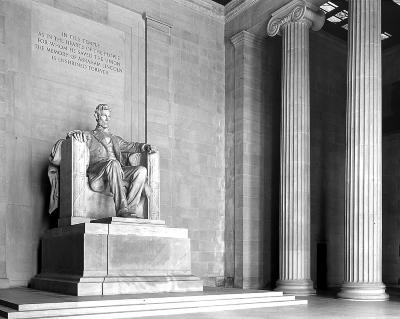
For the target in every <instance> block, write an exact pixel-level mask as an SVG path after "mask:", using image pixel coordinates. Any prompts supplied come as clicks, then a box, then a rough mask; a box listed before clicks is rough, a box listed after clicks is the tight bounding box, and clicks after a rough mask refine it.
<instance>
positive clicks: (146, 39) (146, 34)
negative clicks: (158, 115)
mask: <svg viewBox="0 0 400 319" xmlns="http://www.w3.org/2000/svg"><path fill="white" fill-rule="evenodd" d="M144 21H145V26H144V39H145V40H144V41H145V44H144V142H145V143H147V69H148V65H147V62H148V57H147V52H148V50H147V46H148V44H149V41H148V25H147V18H145V20H144Z"/></svg>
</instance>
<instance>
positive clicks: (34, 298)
mask: <svg viewBox="0 0 400 319" xmlns="http://www.w3.org/2000/svg"><path fill="white" fill-rule="evenodd" d="M224 291H226V290H224ZM17 293H20V296H19V298H14V299H13V298H4V297H3V298H1V296H0V305H3V306H5V307H8V308H11V309H14V310H20V311H28V310H47V309H64V308H80V307H82V308H88V307H106V306H126V305H141V304H159V303H181V302H191V301H197V302H198V301H208V300H211V301H212V300H224V299H229V300H239V299H252V298H270V297H282V296H283V293H282V292H280V291H262V292H251V293H219V294H214V293H207V292H205V293H203V294H201V293H200V294H199V293H185V295H183V294H178V293H175V294H173V295H174V296H170V295H171V294H157V295H162V296H161V297H156V296H155V297H153V296H151V295H150V294H147V295H137V296H134V295H119V296H118V295H117V296H105V297H97V296H96V297H90V296H89V297H75V296H66V295H59V294H56V293H48V292H42V291H39V290H34V289H19V290H17ZM175 295H178V296H175ZM58 296H63V297H58ZM285 297H290V298H294V297H293V296H285ZM46 301H50V302H46Z"/></svg>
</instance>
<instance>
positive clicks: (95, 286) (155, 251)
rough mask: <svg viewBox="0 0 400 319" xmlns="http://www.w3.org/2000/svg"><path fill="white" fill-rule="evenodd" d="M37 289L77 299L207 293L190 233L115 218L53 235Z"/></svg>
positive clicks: (44, 252)
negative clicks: (194, 269)
mask: <svg viewBox="0 0 400 319" xmlns="http://www.w3.org/2000/svg"><path fill="white" fill-rule="evenodd" d="M31 286H32V288H35V289H40V290H47V291H53V292H59V293H65V294H71V295H77V296H88V295H114V294H135V293H155V292H187V291H202V289H203V283H202V281H201V280H200V279H199V278H197V277H195V276H192V275H191V257H190V239H189V238H188V231H187V229H183V228H171V227H167V226H165V223H164V222H163V221H160V220H154V221H153V220H143V219H134V218H118V217H110V218H105V219H102V220H95V221H92V222H91V223H84V224H78V225H72V226H68V227H61V228H56V229H52V230H50V231H48V232H47V233H46V234H45V236H44V237H43V239H42V272H41V273H40V274H39V275H37V276H36V277H35V278H33V279H32V281H31Z"/></svg>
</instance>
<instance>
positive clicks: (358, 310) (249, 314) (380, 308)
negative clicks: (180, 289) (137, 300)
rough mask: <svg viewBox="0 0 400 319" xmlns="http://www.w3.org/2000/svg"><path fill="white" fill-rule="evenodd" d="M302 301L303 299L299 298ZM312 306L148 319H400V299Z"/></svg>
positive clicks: (319, 299)
mask: <svg viewBox="0 0 400 319" xmlns="http://www.w3.org/2000/svg"><path fill="white" fill-rule="evenodd" d="M296 299H302V298H299V297H298V298H296ZM306 299H308V305H301V306H289V307H282V308H281V307H277V308H260V309H248V310H232V311H221V312H210V313H200V314H190V315H188V314H186V315H185V314H183V315H173V316H158V317H148V318H153V319H156V318H157V319H161V318H164V319H187V318H190V319H213V318H215V319H239V318H240V319H242V318H246V319H286V318H288V319H292V318H293V319H294V318H296V319H303V318H304V319H306V318H307V319H308V318H319V319H321V318H324V319H325V318H353V319H354V318H363V319H385V318H390V319H394V318H397V319H399V318H400V298H399V297H393V298H391V299H390V301H380V302H362V301H346V300H341V299H336V298H334V297H332V296H312V297H308V298H306Z"/></svg>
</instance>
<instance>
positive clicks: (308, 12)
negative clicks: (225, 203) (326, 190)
mask: <svg viewBox="0 0 400 319" xmlns="http://www.w3.org/2000/svg"><path fill="white" fill-rule="evenodd" d="M323 23H324V15H323V13H322V12H321V11H319V9H318V8H317V7H314V6H310V4H308V3H307V2H305V1H298V0H295V1H292V2H290V3H289V4H287V5H285V6H284V7H282V8H280V9H279V10H278V11H276V12H274V13H273V14H272V18H271V20H270V21H269V23H268V34H269V35H270V36H274V35H276V34H278V33H280V34H281V35H282V54H283V55H282V116H281V165H280V170H281V171H280V181H281V189H280V216H279V228H280V230H279V280H278V282H277V288H276V290H279V291H283V292H285V293H290V294H295V295H310V294H314V293H315V290H314V288H313V283H312V280H311V278H310V85H309V82H310V76H309V29H310V28H312V29H313V30H315V31H316V30H319V29H320V28H321V27H322V25H323Z"/></svg>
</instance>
